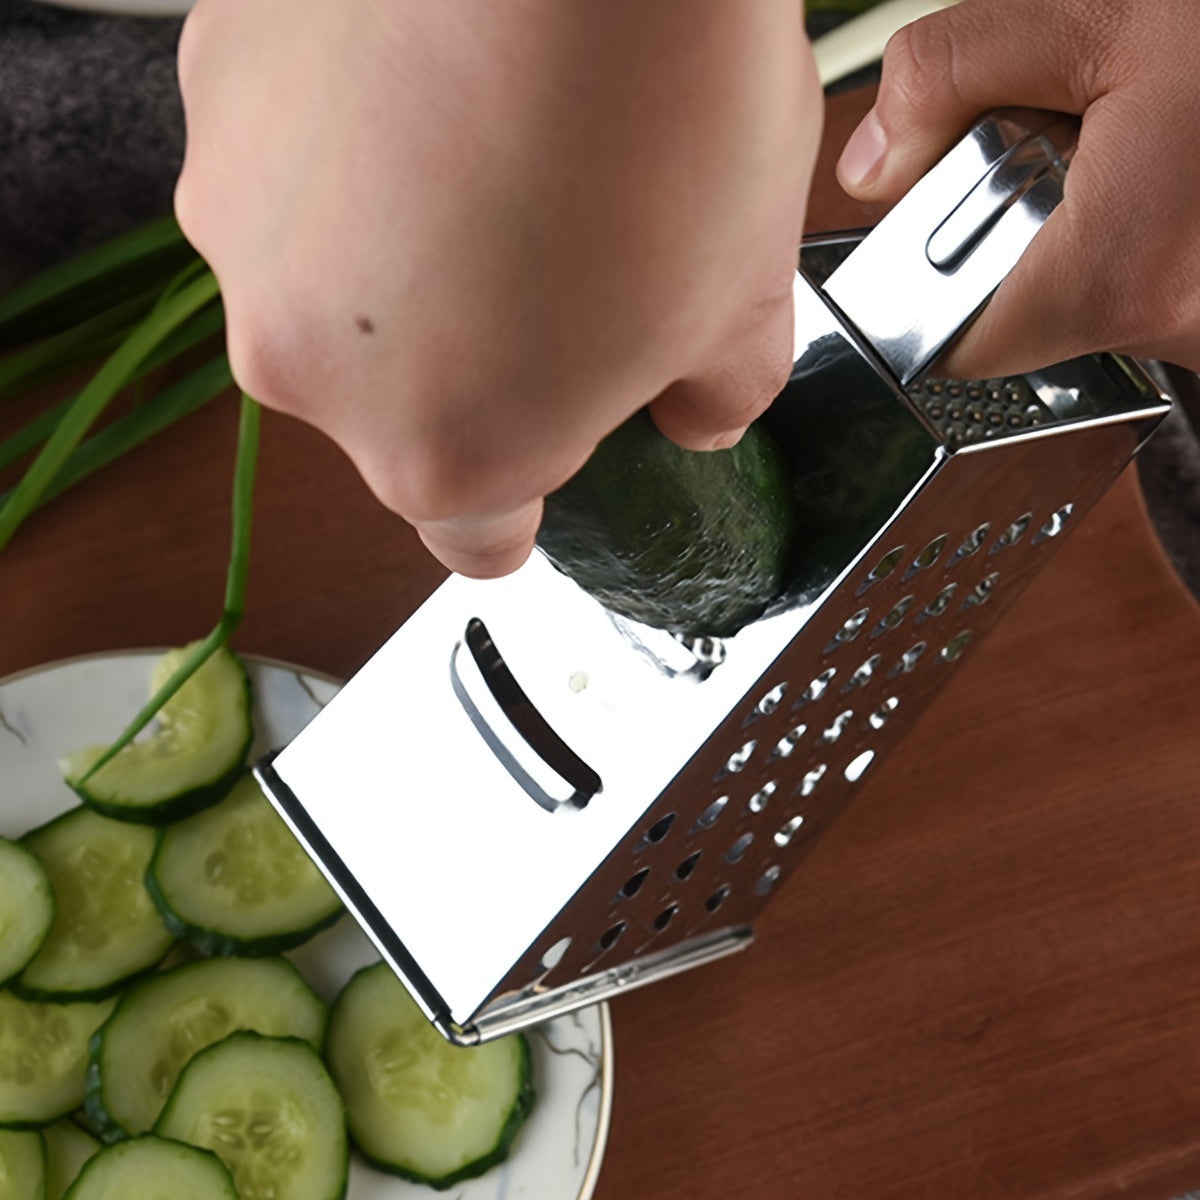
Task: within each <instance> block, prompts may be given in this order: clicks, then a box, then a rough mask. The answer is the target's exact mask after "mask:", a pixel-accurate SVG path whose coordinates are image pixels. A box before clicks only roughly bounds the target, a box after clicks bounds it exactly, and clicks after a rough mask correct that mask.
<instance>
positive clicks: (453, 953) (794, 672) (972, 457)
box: [256, 110, 1168, 1044]
mask: <svg viewBox="0 0 1200 1200" xmlns="http://www.w3.org/2000/svg"><path fill="white" fill-rule="evenodd" d="M1074 132H1075V123H1073V122H1072V121H1071V120H1069V119H1064V118H1059V117H1055V116H1052V115H1051V114H1039V113H1031V112H1028V111H1024V110H1022V111H1019V112H1018V111H1008V110H1006V111H1004V112H1001V113H996V114H991V115H990V116H989V117H987V118H985V119H984V120H982V121H981V122H980V123H979V124H978V125H977V126H976V127H975V128H974V129H973V130H972V131H971V133H970V134H969V135H968V136H967V137H966V138H965V139H964V140H963V141H962V142H961V143H960V144H959V145H958V146H957V147H956V148H955V149H954V150H952V151H951V153H950V154H949V155H948V156H947V157H946V158H945V159H944V160H943V161H942V162H941V163H940V164H939V165H938V166H937V167H935V168H934V170H933V171H931V172H930V174H929V175H928V176H926V178H925V179H924V180H922V181H921V182H920V183H919V184H918V185H917V186H916V187H915V188H914V189H913V191H912V192H910V193H909V194H908V196H906V197H905V198H904V200H902V201H901V203H900V204H899V205H897V207H896V208H895V209H894V210H893V212H892V213H890V214H889V215H888V217H887V218H885V220H884V221H883V222H881V223H880V225H879V226H878V227H877V228H876V229H875V230H874V231H873V232H872V233H871V234H869V235H867V236H866V237H865V238H863V237H861V236H860V235H838V236H832V237H827V238H822V239H817V240H813V241H810V242H808V243H807V244H806V246H805V248H804V250H803V252H802V255H801V274H800V276H799V277H798V280H797V287H796V292H795V295H796V327H797V337H796V364H795V369H794V371H793V375H792V379H791V382H790V383H789V384H788V387H787V388H786V389H785V390H784V392H783V393H782V394H781V395H780V397H779V398H778V399H777V400H776V402H775V403H774V405H773V406H772V409H771V411H770V413H769V414H768V416H767V417H766V418H765V419H766V420H767V421H768V423H769V424H771V425H773V426H774V427H775V429H776V431H777V432H778V433H779V435H780V436H781V437H783V438H784V439H785V440H786V441H787V442H788V444H789V445H790V446H792V447H801V448H802V449H801V450H800V451H799V455H800V458H799V476H800V477H801V478H803V479H804V480H806V481H808V484H809V486H810V490H811V494H810V496H809V501H810V502H809V503H808V504H807V506H806V509H805V511H806V514H807V515H806V517H805V522H806V524H805V528H804V533H805V539H804V544H805V546H806V547H807V549H806V554H807V559H806V562H805V572H804V574H803V587H802V589H801V590H798V591H797V592H796V593H795V594H792V595H789V596H788V597H787V598H786V599H785V601H784V602H781V603H780V605H779V606H778V608H777V611H773V612H771V613H770V614H768V615H767V616H765V617H764V618H762V619H761V620H759V621H756V622H754V623H753V624H752V625H750V626H748V627H747V628H745V629H743V630H742V631H741V632H740V633H738V634H737V635H736V636H735V637H733V638H730V639H727V640H725V641H723V642H720V643H718V642H714V641H711V640H709V641H704V642H700V643H695V644H690V645H685V644H683V643H681V642H680V641H678V640H676V639H674V638H672V637H670V636H669V635H667V634H665V633H662V632H660V631H656V630H652V629H649V628H646V627H644V626H638V625H635V624H633V623H631V622H627V621H624V620H622V619H620V618H617V617H614V616H612V615H610V614H609V613H607V612H606V611H605V610H604V609H603V608H601V606H600V605H599V604H598V603H596V602H595V601H594V600H592V599H591V598H590V597H588V596H586V595H585V594H584V593H583V592H581V591H580V590H579V589H578V588H577V587H576V586H575V585H574V584H573V583H571V582H570V581H569V580H567V579H566V578H565V577H563V576H561V575H559V574H558V573H557V572H556V571H555V570H554V569H553V568H552V567H551V566H550V565H549V563H548V562H547V561H546V560H545V559H543V558H542V557H541V556H538V555H535V556H534V557H533V558H532V559H531V560H530V561H529V562H528V563H527V564H526V565H525V566H524V567H523V568H522V569H521V570H520V571H518V572H516V573H515V574H514V575H511V576H509V577H507V578H505V579H501V580H491V581H473V580H467V579H464V578H461V577H452V578H451V579H449V580H448V581H447V582H446V583H445V584H444V585H443V586H442V587H441V588H439V589H438V591H437V592H436V593H435V594H434V595H433V596H432V597H431V598H430V599H429V601H427V602H426V604H424V605H423V606H422V607H421V608H420V609H419V610H418V611H417V613H415V614H414V615H413V617H412V618H411V619H410V620H409V621H407V622H406V623H405V624H404V625H403V626H402V627H401V629H400V630H398V631H397V633H396V634H394V635H393V637H392V638H391V639H390V640H389V641H388V642H387V643H386V644H385V646H384V647H383V648H382V649H381V650H380V651H379V652H378V653H377V654H376V655H375V656H374V657H373V658H372V659H371V660H370V662H368V663H367V664H366V666H364V667H363V669H362V670H361V671H360V672H359V673H358V674H357V675H356V676H355V677H354V678H353V679H352V680H351V681H350V682H349V683H348V684H347V685H346V687H345V688H343V689H342V691H341V692H340V693H339V694H338V695H337V696H336V697H335V698H334V699H333V701H332V702H331V703H330V704H329V705H328V706H327V707H326V708H325V709H324V710H323V711H322V712H321V713H320V714H319V715H318V716H317V717H316V718H315V719H314V720H313V721H312V723H311V724H310V725H309V726H308V727H307V728H306V729H305V730H304V731H303V732H302V733H301V734H300V735H299V737H297V738H296V739H295V741H293V742H292V743H291V744H290V745H289V746H287V747H285V748H284V749H283V750H282V751H280V752H279V753H278V754H277V755H275V756H273V757H270V758H268V759H266V760H264V761H263V762H261V763H260V764H259V765H258V766H257V768H256V773H257V775H258V777H259V779H260V781H261V782H262V784H263V786H264V788H265V789H266V791H267V793H268V794H269V795H270V797H271V799H272V801H273V802H274V803H275V805H276V806H277V808H278V809H279V811H280V812H281V813H282V815H283V816H284V818H285V819H286V820H287V821H288V823H289V824H290V825H291V827H292V828H293V830H294V831H295V832H296V833H297V835H298V836H299V837H300V839H301V841H302V842H303V843H304V844H305V846H306V847H307V848H308V850H309V852H310V853H311V854H312V855H313V856H314V858H315V859H316V860H317V862H318V863H319V864H320V865H321V867H322V869H323V870H324V871H325V873H326V874H327V876H328V877H329V879H330V880H331V882H332V883H333V885H334V886H335V887H336V888H337V889H338V891H339V892H340V893H341V895H342V896H343V898H344V899H345V901H346V903H347V905H348V907H349V908H350V910H351V911H352V912H353V913H354V915H355V916H356V918H357V919H358V920H359V922H360V923H361V924H362V925H363V927H364V928H365V929H366V931H367V932H368V934H369V935H370V936H371V938H372V939H373V940H374V942H375V943H376V945H377V946H378V947H379V949H380V951H381V953H382V954H383V955H384V957H385V958H386V959H387V960H388V961H389V962H390V963H391V965H392V967H393V968H394V969H395V970H396V972H397V974H398V975H399V976H400V977H401V978H402V979H403V980H404V982H405V984H406V985H407V987H408V988H409V990H410V991H411V992H412V994H413V995H414V997H415V998H416V1000H417V1001H418V1003H419V1004H420V1005H421V1006H422V1008H423V1009H424V1010H425V1012H426V1013H427V1015H428V1016H429V1018H430V1019H431V1020H432V1021H433V1022H434V1024H435V1025H436V1026H437V1027H438V1028H439V1029H440V1030H441V1031H442V1033H443V1034H444V1035H445V1036H446V1037H447V1038H449V1039H451V1040H453V1041H455V1042H459V1043H464V1044H466V1043H471V1042H475V1041H479V1040H481V1039H487V1038H491V1037H494V1036H498V1035H500V1034H503V1033H506V1032H509V1031H510V1030H513V1029H516V1028H520V1027H522V1026H525V1025H528V1024H531V1023H533V1022H535V1021H539V1020H542V1019H544V1018H547V1017H549V1016H551V1015H555V1014H558V1013H561V1012H564V1011H568V1010H570V1009H572V1008H575V1007H578V1006H580V1005H583V1004H588V1003H592V1002H594V1001H596V1000H599V999H602V998H605V997H608V996H611V995H612V994H614V993H615V992H618V991H620V990H627V989H628V988H630V987H632V986H636V985H640V984H643V983H648V982H651V981H652V980H655V979H659V978H663V977H665V976H667V975H671V974H674V973H676V972H678V971H681V970H684V969H686V968H689V967H692V966H695V965H697V964H699V963H703V962H706V961H710V960H712V959H714V958H716V957H719V956H722V955H724V954H728V953H731V952H733V951H735V950H738V949H741V948H743V947H744V946H746V945H747V944H748V943H749V941H750V939H751V937H752V926H753V921H754V919H755V917H756V916H757V914H758V913H759V911H760V910H761V909H762V907H763V906H764V905H765V904H766V903H767V902H768V901H769V899H770V897H771V895H772V894H773V893H774V892H775V891H776V890H777V889H778V888H779V886H780V885H781V884H782V883H783V881H784V880H785V878H786V877H787V876H788V875H789V874H790V873H791V872H792V871H793V870H795V869H796V868H797V866H798V865H799V864H800V862H801V861H803V859H804V858H805V857H806V855H807V854H808V853H809V852H810V851H811V850H812V848H813V847H814V846H815V845H816V843H817V842H818V841H819V839H820V837H821V836H822V834H823V833H824V831H825V830H826V829H827V828H828V826H829V825H830V823H831V822H832V821H833V820H835V819H836V817H837V815H838V814H839V813H840V812H841V810H842V809H843V808H844V807H845V805H846V804H847V803H848V801H849V800H850V798H851V797H852V796H853V794H854V792H855V790H856V789H857V788H858V787H859V786H861V783H862V781H863V779H864V778H866V777H868V776H869V775H870V774H871V773H872V772H875V771H878V770H879V769H880V764H881V763H882V761H883V760H884V759H885V758H886V756H887V753H888V752H889V751H890V750H891V749H892V747H894V746H895V745H896V744H897V743H898V742H899V741H900V739H901V738H902V737H903V736H904V734H905V732H906V731H907V730H908V729H909V728H910V727H911V725H912V723H913V721H914V720H915V719H916V718H917V716H918V715H919V714H920V712H921V711H922V709H923V708H924V706H925V705H926V703H927V702H928V701H929V699H930V698H931V697H932V696H933V694H934V693H935V692H936V691H937V689H938V688H939V687H940V686H941V685H942V683H944V682H945V681H946V680H947V679H948V678H949V677H950V676H951V675H952V674H953V673H954V672H955V671H956V670H958V669H959V666H958V664H959V663H961V662H962V661H965V660H966V659H968V658H969V657H970V655H971V652H972V649H973V647H974V645H975V644H976V643H977V642H978V641H979V639H980V638H981V637H982V636H983V635H984V634H985V633H986V632H987V630H988V629H990V628H991V626H992V625H993V624H995V622H996V620H997V618H998V617H999V616H1000V615H1001V614H1002V612H1003V611H1004V610H1005V609H1006V608H1007V606H1008V605H1009V604H1010V603H1011V602H1012V600H1013V599H1014V598H1015V597H1016V595H1017V594H1018V593H1019V592H1020V590H1021V588H1022V587H1023V586H1024V585H1025V584H1026V583H1027V582H1028V581H1029V579H1030V578H1032V576H1033V575H1034V574H1035V572H1036V571H1037V570H1038V569H1039V568H1040V567H1041V566H1042V565H1044V564H1045V563H1046V562H1047V561H1048V559H1049V556H1050V555H1051V553H1052V552H1053V551H1054V549H1055V548H1056V547H1057V546H1058V545H1059V544H1060V543H1061V541H1062V537H1063V536H1064V535H1065V534H1066V533H1068V532H1069V531H1070V529H1071V528H1072V527H1073V526H1074V525H1075V524H1076V523H1078V521H1079V519H1080V518H1081V516H1082V515H1083V514H1084V513H1085V512H1086V511H1087V510H1088V509H1089V508H1090V507H1091V506H1092V505H1093V504H1094V503H1095V502H1096V500H1097V499H1098V498H1099V497H1100V496H1101V494H1102V493H1103V492H1104V491H1105V490H1106V489H1107V487H1108V486H1109V485H1110V484H1111V483H1112V481H1113V480H1114V479H1115V478H1116V476H1117V475H1118V474H1119V472H1120V470H1121V469H1122V467H1123V466H1124V465H1125V463H1126V462H1127V461H1128V459H1129V458H1130V456H1131V455H1132V454H1133V453H1134V452H1135V450H1136V448H1137V446H1138V445H1139V444H1140V443H1141V441H1142V440H1144V438H1145V437H1146V436H1148V435H1149V433H1150V431H1151V430H1152V429H1153V427H1154V426H1155V425H1156V424H1157V422H1158V421H1159V420H1160V419H1161V418H1162V416H1163V415H1164V414H1165V412H1166V411H1167V408H1168V401H1167V400H1166V398H1165V396H1164V395H1163V394H1162V393H1161V392H1160V391H1159V389H1158V388H1157V387H1156V385H1155V383H1154V381H1153V379H1152V378H1151V376H1150V375H1149V374H1148V373H1147V371H1146V370H1145V369H1144V368H1143V367H1142V366H1140V365H1139V364H1137V363H1135V362H1133V361H1131V360H1129V359H1126V358H1122V357H1118V356H1113V355H1091V356H1087V357H1085V358H1081V359H1077V360H1073V361H1071V362H1069V363H1064V364H1060V365H1057V366H1054V367H1051V368H1048V369H1047V370H1045V371H1039V372H1035V373H1032V374H1029V375H1027V376H1024V377H1021V378H1019V379H1011V380H993V381H983V382H977V383H959V382H955V381H946V380H937V379H933V378H929V377H927V376H926V375H924V374H923V372H924V370H925V368H926V367H927V365H928V364H929V362H931V361H932V360H933V359H934V357H935V356H936V354H937V352H938V350H939V349H940V348H941V347H942V346H944V345H945V343H946V342H947V341H949V340H950V338H951V337H953V335H954V334H955V333H956V332H957V331H958V330H959V329H960V328H961V327H962V326H963V324H964V323H965V322H966V321H967V320H969V318H970V316H971V315H972V314H973V313H974V312H975V310H976V309H977V308H978V307H979V305H981V304H982V303H983V302H984V301H985V300H986V297H987V296H988V294H989V293H990V292H991V290H993V288H994V287H995V286H996V284H997V283H998V282H999V281H1000V280H1001V279H1002V278H1003V276H1004V275H1005V274H1006V273H1007V271H1008V270H1009V269H1010V268H1011V266H1012V264H1013V263H1014V262H1015V261H1016V259H1017V258H1018V257H1019V255H1020V253H1021V251H1022V250H1023V249H1024V247H1025V246H1026V245H1027V244H1028V242H1029V240H1030V238H1032V237H1033V236H1034V234H1035V233H1036V230H1037V229H1038V228H1039V227H1040V225H1041V224H1042V222H1043V221H1044V220H1045V219H1046V217H1047V216H1048V214H1049V213H1050V212H1051V211H1052V209H1053V208H1054V206H1055V204H1056V203H1057V202H1058V200H1059V199H1060V198H1061V194H1062V179H1063V175H1064V172H1065V169H1066V161H1067V160H1068V158H1069V156H1070V152H1071V149H1072V146H1073V138H1074Z"/></svg>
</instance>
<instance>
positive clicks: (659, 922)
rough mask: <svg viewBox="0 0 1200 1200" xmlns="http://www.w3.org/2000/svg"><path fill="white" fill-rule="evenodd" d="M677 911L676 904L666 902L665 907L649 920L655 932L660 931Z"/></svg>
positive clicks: (668, 923) (677, 906)
mask: <svg viewBox="0 0 1200 1200" xmlns="http://www.w3.org/2000/svg"><path fill="white" fill-rule="evenodd" d="M678 911H679V905H678V904H668V905H667V907H666V908H664V909H663V910H662V912H660V913H659V914H658V916H657V917H655V918H654V920H653V921H652V922H651V925H652V927H653V929H654V932H655V933H662V931H663V930H664V929H666V927H667V926H668V925H670V923H671V918H672V917H674V916H675V914H676V913H677V912H678Z"/></svg>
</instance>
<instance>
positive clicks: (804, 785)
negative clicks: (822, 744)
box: [796, 763, 827, 796]
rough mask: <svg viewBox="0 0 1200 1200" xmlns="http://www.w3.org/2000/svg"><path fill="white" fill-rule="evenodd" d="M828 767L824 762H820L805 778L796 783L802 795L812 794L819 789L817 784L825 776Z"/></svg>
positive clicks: (797, 789)
mask: <svg viewBox="0 0 1200 1200" xmlns="http://www.w3.org/2000/svg"><path fill="white" fill-rule="evenodd" d="M826 770H827V768H826V766H825V764H824V763H818V764H817V765H816V766H815V767H813V769H812V770H811V771H809V772H808V774H807V775H805V776H804V778H803V779H801V780H800V782H799V783H798V784H797V785H796V791H798V792H799V793H800V795H801V796H811V795H812V794H813V792H815V791H816V790H817V784H818V783H820V782H821V780H822V779H824V778H825V772H826Z"/></svg>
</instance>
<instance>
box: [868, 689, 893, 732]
mask: <svg viewBox="0 0 1200 1200" xmlns="http://www.w3.org/2000/svg"><path fill="white" fill-rule="evenodd" d="M899 707H900V701H899V700H898V699H897V698H896V697H895V696H889V697H888V698H887V699H886V700H885V701H884V702H883V703H882V704H881V705H880V706H879V707H878V708H877V709H876V710H875V711H874V712H873V713H872V714H871V715H870V716H869V717H868V718H867V724H868V725H870V727H871V728H872V729H882V728H883V727H884V726H885V725H886V724H887V720H888V717H890V716H891V715H892V713H894V712H895V711H896V709H898V708H899Z"/></svg>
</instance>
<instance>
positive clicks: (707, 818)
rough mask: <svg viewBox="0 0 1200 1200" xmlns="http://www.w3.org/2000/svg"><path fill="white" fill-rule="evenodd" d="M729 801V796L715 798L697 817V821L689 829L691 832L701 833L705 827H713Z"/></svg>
mask: <svg viewBox="0 0 1200 1200" xmlns="http://www.w3.org/2000/svg"><path fill="white" fill-rule="evenodd" d="M728 803H729V797H728V796H719V797H717V799H716V800H714V801H713V802H712V803H711V804H710V805H709V806H708V807H707V808H706V809H705V810H704V811H703V812H702V813H701V814H700V815H699V816H698V817H697V818H696V823H695V824H694V825H693V826H692V828H691V829H690V830H689V832H690V833H699V832H700V831H701V830H703V829H711V828H712V827H713V826H714V825H715V824H716V823H717V820H718V818H719V817H720V815H721V814H722V813H723V812H724V811H725V806H726V805H727V804H728Z"/></svg>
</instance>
